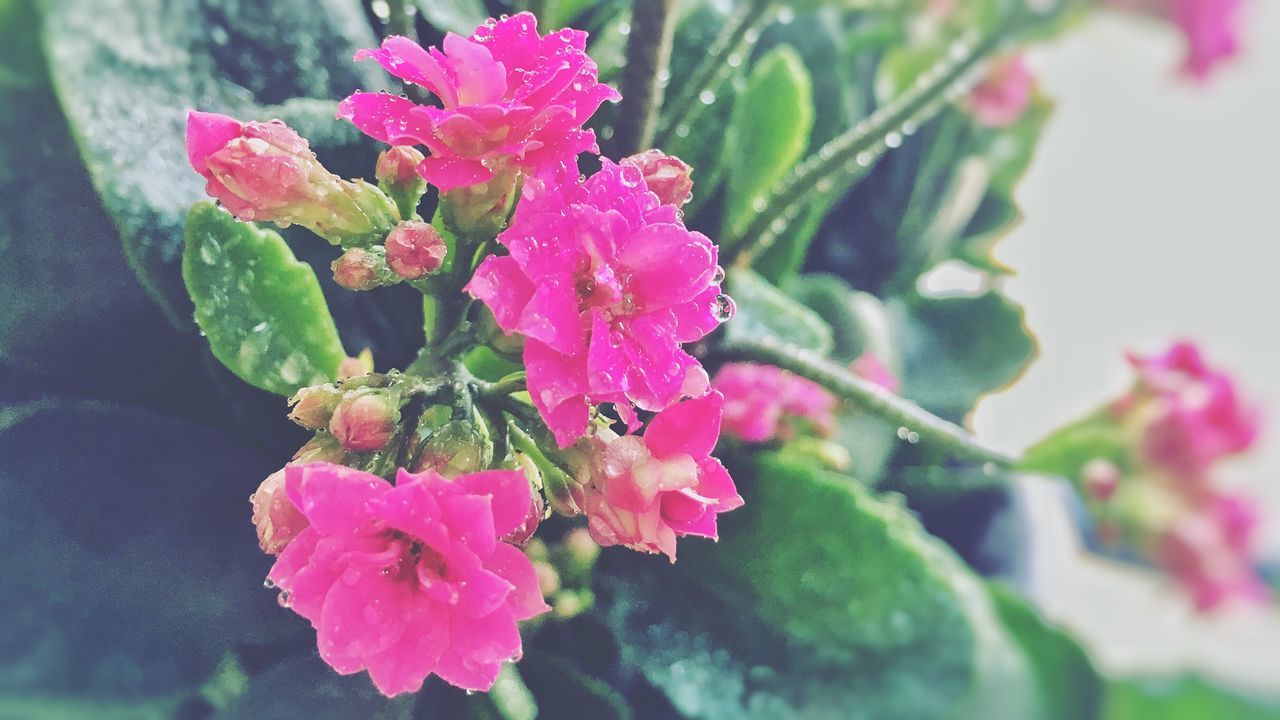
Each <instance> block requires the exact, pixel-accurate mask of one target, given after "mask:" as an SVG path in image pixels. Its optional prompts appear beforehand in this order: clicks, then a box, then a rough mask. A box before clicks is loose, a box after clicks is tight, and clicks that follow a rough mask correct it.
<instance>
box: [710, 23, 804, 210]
mask: <svg viewBox="0 0 1280 720" xmlns="http://www.w3.org/2000/svg"><path fill="white" fill-rule="evenodd" d="M813 115H814V111H813V82H812V80H810V78H809V72H808V70H806V69H805V66H804V61H803V60H801V58H800V54H799V53H797V52H796V51H795V49H794V48H792V47H790V46H788V45H780V46H778V47H777V48H775V49H773V50H771V51H770V52H769V53H768V54H767V55H765V56H764V57H763V58H761V59H760V60H758V61H757V62H756V63H755V65H754V66H753V67H752V69H751V74H750V75H748V76H747V85H746V87H745V88H744V89H743V90H742V92H741V93H739V94H738V98H737V100H736V101H735V103H734V107H733V115H732V117H731V118H730V120H729V126H728V128H727V129H726V131H725V134H726V139H725V146H724V147H725V155H724V160H723V164H724V167H725V172H726V173H727V176H726V183H725V204H724V207H725V216H724V217H725V221H724V227H725V231H724V232H725V234H726V235H733V234H736V233H737V232H739V231H741V229H742V228H743V227H744V226H745V225H746V224H747V223H749V222H750V221H751V218H752V217H754V215H755V213H756V212H757V211H756V209H755V207H756V205H757V204H759V203H763V202H764V198H763V195H764V193H766V192H768V191H769V189H770V188H772V187H773V185H774V183H776V182H778V181H779V180H781V179H782V178H783V176H785V175H786V174H787V173H788V172H791V169H792V168H794V167H795V164H796V162H798V161H799V160H800V158H801V157H803V155H804V151H805V148H807V147H809V131H810V130H811V129H812V128H813Z"/></svg>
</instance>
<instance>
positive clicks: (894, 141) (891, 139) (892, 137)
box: [884, 133, 902, 148]
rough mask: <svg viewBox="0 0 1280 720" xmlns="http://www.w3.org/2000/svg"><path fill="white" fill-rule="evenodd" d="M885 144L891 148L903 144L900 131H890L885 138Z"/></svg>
mask: <svg viewBox="0 0 1280 720" xmlns="http://www.w3.org/2000/svg"><path fill="white" fill-rule="evenodd" d="M884 144H885V145H886V146H888V147H891V148H896V147H898V146H899V145H901V144H902V136H901V135H899V134H898V133H889V134H888V135H886V136H885V138H884Z"/></svg>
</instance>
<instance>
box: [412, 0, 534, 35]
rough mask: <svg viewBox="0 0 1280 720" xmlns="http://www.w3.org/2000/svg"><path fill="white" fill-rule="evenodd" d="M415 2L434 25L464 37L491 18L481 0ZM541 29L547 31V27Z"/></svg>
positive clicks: (429, 0)
mask: <svg viewBox="0 0 1280 720" xmlns="http://www.w3.org/2000/svg"><path fill="white" fill-rule="evenodd" d="M414 4H415V5H416V6H417V7H418V11H419V12H421V13H422V17H424V18H426V19H427V22H429V23H431V25H432V26H433V27H435V28H436V29H438V30H442V31H444V32H451V33H455V34H457V35H461V36H463V37H468V36H470V35H471V33H473V32H475V29H476V27H477V26H479V25H480V23H482V22H484V21H485V20H487V19H488V18H489V11H488V10H486V9H485V7H484V3H483V2H481V0H414ZM539 19H541V18H539ZM539 29H540V30H542V31H543V32H546V28H539Z"/></svg>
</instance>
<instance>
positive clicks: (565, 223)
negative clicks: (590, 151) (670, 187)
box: [467, 160, 732, 447]
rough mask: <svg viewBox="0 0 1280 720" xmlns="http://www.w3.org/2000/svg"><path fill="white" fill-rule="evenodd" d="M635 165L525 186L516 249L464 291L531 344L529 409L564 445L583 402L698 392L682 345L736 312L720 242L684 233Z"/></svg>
mask: <svg viewBox="0 0 1280 720" xmlns="http://www.w3.org/2000/svg"><path fill="white" fill-rule="evenodd" d="M678 213H679V211H678V209H677V208H676V207H675V206H674V205H663V204H661V203H660V202H659V200H658V198H657V196H656V195H654V194H653V193H652V192H650V191H649V190H647V189H646V188H645V185H644V181H643V178H642V177H641V174H640V171H639V170H637V169H636V168H634V167H626V166H618V165H615V164H613V163H612V162H609V161H608V160H605V161H604V164H603V167H602V168H601V169H600V171H599V172H597V173H596V174H595V175H593V176H592V177H591V178H590V179H588V180H587V181H586V182H585V183H576V182H572V181H566V180H564V179H563V178H561V179H547V178H536V179H530V180H529V181H527V182H526V183H525V186H524V196H523V198H522V199H521V201H520V203H519V204H518V205H517V207H516V213H515V217H514V218H513V219H512V222H511V226H510V227H509V228H508V229H507V230H506V231H505V232H503V233H502V234H501V235H499V236H498V241H499V242H501V243H502V244H503V245H504V246H506V248H507V250H508V251H509V253H510V254H509V255H506V256H502V257H497V256H491V257H488V258H486V259H485V260H484V262H483V263H481V264H480V266H479V267H478V268H477V269H476V272H475V276H474V277H473V278H472V280H471V282H470V284H469V285H468V286H467V290H468V292H470V293H471V294H472V295H473V296H475V297H476V298H478V299H480V300H481V301H483V302H484V303H485V304H486V305H488V306H489V309H490V310H492V311H493V315H494V318H495V319H496V320H497V323H498V326H499V327H501V328H502V330H503V331H505V332H506V333H508V334H511V333H519V334H520V335H523V336H524V337H525V338H526V339H525V344H524V364H525V368H526V370H527V371H528V385H529V392H530V395H531V396H532V398H533V402H534V405H536V406H537V408H538V411H539V412H540V413H541V414H542V417H543V418H544V419H545V420H546V422H547V425H548V426H549V427H550V428H551V430H552V431H553V432H554V433H555V436H556V440H557V442H558V443H559V444H560V446H561V447H567V446H568V445H570V444H572V443H573V441H574V440H575V439H577V438H578V437H579V436H580V435H582V433H583V432H584V431H585V430H586V427H587V419H588V406H589V405H591V404H597V403H601V402H612V403H614V405H615V407H616V408H617V409H618V410H619V412H620V413H622V414H623V415H624V417H628V418H633V417H634V416H633V413H632V407H631V406H632V404H634V405H635V406H637V407H640V408H642V409H644V410H651V411H658V410H662V409H664V408H666V407H668V406H670V405H671V404H672V403H674V402H676V401H678V400H679V399H680V398H681V397H692V396H698V395H701V394H703V393H704V392H705V391H706V388H707V375H706V372H705V371H704V370H703V369H702V366H701V365H700V364H699V363H698V361H697V360H695V359H693V357H692V356H690V355H689V354H688V353H686V352H685V351H684V350H682V349H681V344H682V343H687V342H692V341H695V340H698V339H700V338H702V337H703V336H704V335H706V334H707V333H708V332H710V331H711V330H712V329H714V328H715V327H716V326H717V325H718V324H719V323H720V322H721V321H723V320H724V319H726V318H727V317H728V315H729V314H730V313H731V312H732V304H731V302H730V301H729V299H728V298H727V297H725V296H723V295H721V294H720V281H721V279H722V277H723V273H722V272H721V271H720V269H719V267H718V266H717V265H716V247H715V245H714V244H712V242H711V241H710V240H709V239H708V238H707V237H706V236H705V235H703V234H701V233H698V232H692V231H690V230H688V229H686V228H685V226H684V224H683V223H682V222H681V220H680V217H679V214H678Z"/></svg>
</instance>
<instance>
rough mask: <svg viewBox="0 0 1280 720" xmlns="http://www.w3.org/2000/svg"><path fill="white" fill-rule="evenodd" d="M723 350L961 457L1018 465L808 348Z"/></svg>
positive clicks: (735, 346) (753, 345)
mask: <svg viewBox="0 0 1280 720" xmlns="http://www.w3.org/2000/svg"><path fill="white" fill-rule="evenodd" d="M721 353H722V354H723V355H725V356H726V358H727V359H730V360H746V361H752V362H761V363H767V364H769V365H776V366H778V367H780V368H783V369H784V370H790V371H791V372H793V373H795V374H797V375H799V376H801V377H803V378H808V379H809V380H812V381H814V382H816V383H818V384H819V385H821V386H823V387H824V388H826V389H827V390H830V391H831V392H832V393H834V394H835V395H837V396H839V397H840V398H843V399H844V400H847V401H849V402H850V403H853V404H854V405H856V406H858V407H859V408H861V409H863V410H865V411H867V412H870V413H873V414H875V415H878V416H880V417H881V418H883V419H885V420H887V421H888V422H889V423H891V424H894V425H897V426H898V427H900V428H905V431H904V432H905V433H915V434H916V435H917V436H918V438H919V441H920V442H926V443H931V444H933V445H935V446H936V447H938V448H939V449H942V450H945V451H946V452H948V453H950V454H951V455H953V456H955V457H957V458H962V459H965V460H973V461H976V462H980V463H991V464H993V465H995V466H996V467H999V468H1012V467H1013V466H1014V464H1015V462H1016V460H1014V459H1013V458H1011V457H1008V456H1007V455H1004V454H1002V453H999V452H996V451H995V450H991V449H989V448H985V447H982V446H981V445H979V444H978V443H977V442H976V441H975V440H974V439H973V437H972V436H971V435H969V433H967V432H965V430H964V429H963V428H961V427H959V426H957V425H954V424H952V423H949V422H947V421H946V420H943V419H942V418H940V417H938V416H936V415H934V414H932V413H930V412H928V411H927V410H925V409H924V408H921V407H920V406H919V405H916V404H915V403H913V402H911V401H909V400H904V399H903V398H900V397H898V396H897V395H894V394H893V393H891V392H889V391H888V390H885V389H884V388H882V387H880V386H879V385H876V384H875V383H872V382H869V381H867V380H863V379H862V378H860V377H858V376H856V375H854V374H853V373H851V372H849V371H848V370H846V369H844V368H843V367H841V366H839V365H837V364H835V363H833V362H831V361H830V360H828V359H827V358H824V357H820V356H818V355H815V354H814V353H812V352H809V351H807V350H803V349H801V348H797V347H795V346H792V345H786V344H783V343H779V342H776V341H770V340H740V341H737V342H734V343H732V344H727V345H725V346H723V347H722V348H721Z"/></svg>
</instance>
